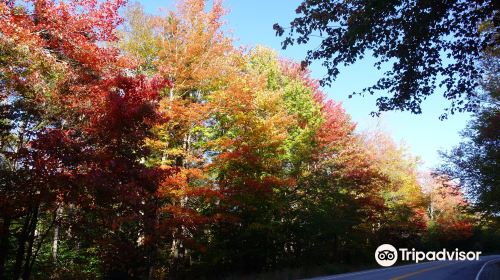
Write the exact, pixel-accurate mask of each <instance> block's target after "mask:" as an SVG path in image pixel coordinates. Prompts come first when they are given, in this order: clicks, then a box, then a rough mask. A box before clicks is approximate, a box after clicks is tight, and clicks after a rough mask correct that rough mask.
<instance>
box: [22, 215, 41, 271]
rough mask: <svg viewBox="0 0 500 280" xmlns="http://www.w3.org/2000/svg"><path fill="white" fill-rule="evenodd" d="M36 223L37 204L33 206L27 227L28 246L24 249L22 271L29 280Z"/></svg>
mask: <svg viewBox="0 0 500 280" xmlns="http://www.w3.org/2000/svg"><path fill="white" fill-rule="evenodd" d="M37 224H38V206H37V207H35V211H34V213H33V216H32V219H31V224H30V228H29V235H28V248H27V250H26V259H25V261H24V271H23V279H24V280H29V278H30V275H31V268H32V267H33V265H32V262H34V261H35V260H32V259H31V258H32V256H33V244H34V242H35V233H36V226H37Z"/></svg>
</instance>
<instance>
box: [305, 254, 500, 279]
mask: <svg viewBox="0 0 500 280" xmlns="http://www.w3.org/2000/svg"><path fill="white" fill-rule="evenodd" d="M498 263H500V255H494V256H484V257H481V258H480V260H478V261H436V262H427V263H419V264H410V265H402V266H394V267H388V268H380V269H372V270H365V271H360V272H353V273H346V274H336V275H331V276H322V277H316V278H311V279H314V280H330V279H331V280H336V279H341V280H378V279H384V280H385V279H388V280H402V279H405V280H445V279H446V280H448V279H453V280H491V279H493V280H500V278H497V277H499V275H500V274H498V271H496V272H494V271H493V270H496V269H498V268H497V267H496V266H498ZM479 272H481V273H479ZM478 274H480V275H478Z"/></svg>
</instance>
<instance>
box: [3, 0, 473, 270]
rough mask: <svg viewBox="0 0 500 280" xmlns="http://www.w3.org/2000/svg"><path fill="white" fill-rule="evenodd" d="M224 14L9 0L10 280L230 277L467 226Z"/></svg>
mask: <svg viewBox="0 0 500 280" xmlns="http://www.w3.org/2000/svg"><path fill="white" fill-rule="evenodd" d="M121 8H124V14H125V16H126V18H125V19H126V20H124V19H123V18H121V17H120V16H119V11H120V9H121ZM225 12H226V11H225V10H224V8H223V6H222V4H221V2H220V1H214V3H213V5H212V6H211V8H208V7H206V3H205V2H204V1H202V0H185V1H181V2H179V4H178V8H177V11H175V12H173V11H170V12H168V13H166V14H164V15H149V14H147V13H145V12H144V11H143V10H142V8H141V7H140V6H139V5H131V6H128V7H124V3H123V2H122V1H120V0H116V1H111V0H110V1H93V0H87V1H68V2H65V1H55V0H33V1H26V2H22V3H20V4H19V3H17V2H15V1H1V2H0V71H1V72H0V85H1V88H0V98H1V99H0V128H1V131H0V152H1V153H0V177H1V178H0V226H1V229H0V278H2V279H3V278H4V277H7V279H19V278H22V279H32V278H39V279H89V278H94V277H97V278H106V279H164V278H170V279H181V278H198V277H201V275H203V277H206V278H218V277H222V276H224V275H228V274H230V273H254V272H258V271H262V270H271V269H277V268H283V267H287V266H299V265H300V266H305V265H318V264H321V263H327V262H337V263H348V264H356V263H369V262H370V261H372V259H371V254H372V250H373V248H374V247H376V246H378V244H379V243H381V242H386V243H387V242H394V243H396V244H400V245H407V246H411V245H414V244H417V243H418V242H419V240H421V238H422V236H424V235H425V234H426V232H427V230H428V229H429V228H432V229H433V232H438V233H440V234H441V235H440V236H442V237H443V238H444V237H446V238H448V240H446V242H449V241H450V240H449V239H453V240H463V239H467V238H469V237H470V236H471V231H472V223H473V219H472V217H470V216H467V215H466V214H465V209H466V208H467V203H466V201H465V200H464V198H463V196H462V195H461V194H460V193H457V192H456V190H455V189H454V188H453V187H452V186H448V185H445V184H444V183H443V182H442V180H441V179H439V180H438V179H432V180H434V181H432V182H433V184H434V185H436V184H437V185H439V187H436V188H434V189H432V191H430V192H424V191H422V183H421V182H419V180H418V172H417V162H416V161H415V160H414V159H413V158H411V157H409V156H408V155H407V154H406V151H405V150H404V148H403V147H401V146H399V145H396V144H395V143H394V142H392V140H390V138H388V137H387V136H385V135H383V134H382V133H381V132H376V133H380V135H375V136H373V135H370V133H366V134H359V133H358V132H356V124H355V123H354V122H353V121H351V119H350V117H349V115H348V114H347V113H346V112H345V110H344V109H343V108H342V105H341V104H340V103H337V102H334V101H331V100H328V99H327V98H326V96H325V94H324V93H322V92H321V90H320V88H319V85H318V82H317V81H316V80H314V79H312V78H311V77H310V75H309V73H308V72H307V70H303V69H301V67H300V65H298V64H297V63H294V62H292V61H288V60H286V59H280V58H279V57H278V56H277V55H276V54H275V53H274V52H273V51H272V50H269V49H266V48H264V47H256V48H253V49H250V50H244V49H238V48H236V47H234V46H233V43H232V39H231V37H230V36H228V35H227V34H225V33H224V32H223V16H224V14H225ZM440 184H441V185H440ZM429 197H430V199H429ZM428 207H432V211H430V212H429V210H428V209H431V208H428ZM354 252H356V253H354Z"/></svg>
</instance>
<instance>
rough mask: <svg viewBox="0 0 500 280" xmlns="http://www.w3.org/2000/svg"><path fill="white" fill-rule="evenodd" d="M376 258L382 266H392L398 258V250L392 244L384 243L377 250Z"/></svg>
mask: <svg viewBox="0 0 500 280" xmlns="http://www.w3.org/2000/svg"><path fill="white" fill-rule="evenodd" d="M375 260H376V261H377V263H378V264H379V265H381V266H391V265H393V264H395V263H396V262H397V260H398V251H397V250H396V248H394V246H392V245H391V244H382V245H380V246H378V248H377V250H376V251H375Z"/></svg>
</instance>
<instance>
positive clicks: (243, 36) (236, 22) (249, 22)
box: [139, 0, 470, 168]
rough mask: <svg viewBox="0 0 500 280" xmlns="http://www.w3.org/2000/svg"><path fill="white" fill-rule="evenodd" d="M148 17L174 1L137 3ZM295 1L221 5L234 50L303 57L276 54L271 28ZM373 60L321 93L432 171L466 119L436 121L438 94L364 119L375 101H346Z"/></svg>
mask: <svg viewBox="0 0 500 280" xmlns="http://www.w3.org/2000/svg"><path fill="white" fill-rule="evenodd" d="M139 2H140V3H141V4H142V5H143V6H144V7H145V9H146V11H148V12H151V13H158V11H159V8H166V9H172V8H174V7H175V5H174V1H172V0H164V1H154V0H142V1H139ZM300 2H301V1H300V0H267V1H265V0H225V6H226V8H227V9H229V14H228V15H227V16H226V22H227V26H226V28H227V29H228V30H229V31H230V32H231V33H232V35H233V37H234V38H235V39H236V42H235V44H236V45H243V46H248V47H252V46H255V45H264V46H268V47H271V48H273V49H276V50H277V51H278V53H279V54H280V55H281V56H283V57H288V58H292V59H296V60H301V59H303V58H304V56H305V53H306V51H307V49H308V47H309V48H311V47H315V45H314V43H313V44H311V45H308V46H304V45H299V46H293V47H291V48H289V49H287V50H285V51H283V50H281V45H280V43H281V38H279V37H276V36H275V33H274V30H273V29H272V26H273V24H274V23H280V24H281V25H283V26H286V25H287V23H289V22H290V21H291V20H292V19H293V18H294V16H295V9H296V7H297V6H298V5H299V3H300ZM374 62H375V60H374V59H373V58H372V57H370V56H366V58H365V59H364V60H362V61H359V62H357V63H356V64H354V65H351V66H348V67H346V68H343V69H341V71H340V75H339V76H338V78H337V80H336V81H335V82H334V83H333V84H332V86H331V87H325V88H324V89H323V90H324V92H325V93H327V95H328V97H329V98H331V99H334V100H336V101H341V102H342V103H343V105H344V107H345V108H346V110H347V112H348V113H349V114H350V115H351V116H352V118H353V120H354V121H355V122H357V123H358V128H359V129H361V130H362V129H369V128H371V127H373V126H375V125H377V124H379V125H381V126H382V127H383V129H384V130H385V131H387V132H388V133H389V134H391V135H392V137H393V138H394V139H395V141H397V142H400V141H402V142H404V143H405V144H406V145H407V146H409V148H410V149H411V152H412V153H413V154H414V155H417V156H419V157H420V158H421V159H422V161H423V165H422V168H431V167H433V166H436V165H437V164H439V157H438V153H437V151H438V150H440V149H450V148H451V147H452V146H454V145H456V144H457V143H458V142H459V141H460V136H459V131H460V130H462V129H463V128H464V127H465V125H466V122H467V120H468V119H469V118H470V115H468V114H456V115H451V116H449V118H448V119H447V120H444V121H440V120H439V119H438V117H439V116H440V115H441V114H442V113H443V112H444V108H447V107H448V106H449V102H448V101H447V100H446V99H444V98H443V97H442V94H441V92H442V91H441V90H439V89H437V91H436V93H435V94H434V95H433V96H431V97H430V98H428V99H427V100H425V101H424V103H423V104H422V110H423V113H422V114H420V115H412V114H410V113H408V112H387V113H384V114H383V115H382V116H381V117H380V118H373V117H371V116H370V115H369V113H370V112H372V111H375V110H376V109H377V108H376V105H375V100H376V96H365V97H361V96H354V97H353V98H351V99H349V98H348V95H349V94H351V93H352V92H354V91H356V92H359V91H361V90H362V89H363V88H364V87H366V86H370V85H372V84H373V83H374V82H375V81H377V80H378V78H380V77H381V74H382V72H381V71H377V70H376V69H375V68H374V67H373V63H374ZM311 72H312V75H313V76H314V77H316V78H321V77H322V76H323V75H324V74H325V69H323V68H322V67H321V65H320V63H319V62H318V63H313V65H312V66H311Z"/></svg>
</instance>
